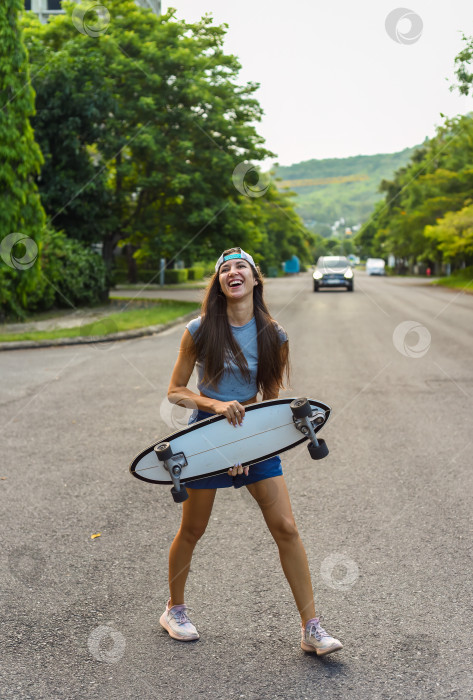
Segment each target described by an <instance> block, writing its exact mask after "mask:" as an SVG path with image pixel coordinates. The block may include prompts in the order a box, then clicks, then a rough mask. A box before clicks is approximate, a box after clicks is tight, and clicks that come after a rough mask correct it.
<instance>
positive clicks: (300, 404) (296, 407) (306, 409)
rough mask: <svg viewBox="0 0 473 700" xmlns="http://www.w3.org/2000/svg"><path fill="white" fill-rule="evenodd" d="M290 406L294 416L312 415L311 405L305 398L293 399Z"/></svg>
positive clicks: (305, 416)
mask: <svg viewBox="0 0 473 700" xmlns="http://www.w3.org/2000/svg"><path fill="white" fill-rule="evenodd" d="M290 406H291V411H292V415H293V416H294V418H308V417H309V416H311V415H312V406H311V405H310V403H309V402H308V401H307V399H294V401H292V402H291V404H290Z"/></svg>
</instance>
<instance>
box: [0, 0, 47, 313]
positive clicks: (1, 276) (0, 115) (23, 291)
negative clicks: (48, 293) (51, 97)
mask: <svg viewBox="0 0 473 700" xmlns="http://www.w3.org/2000/svg"><path fill="white" fill-rule="evenodd" d="M22 9H23V3H22V0H2V2H1V4H0V163H1V167H0V192H1V193H2V200H1V206H0V253H1V260H0V267H1V271H0V315H3V316H5V315H7V314H9V313H12V312H13V313H17V314H21V310H22V309H24V308H27V306H28V296H29V295H30V294H31V293H32V291H33V290H34V289H35V287H36V286H37V283H38V279H39V276H40V274H41V273H40V264H39V262H38V259H39V256H40V253H41V239H40V236H41V232H42V231H43V228H44V223H45V214H44V211H43V208H42V206H41V202H40V198H39V195H38V191H37V188H36V185H35V183H34V177H35V176H36V175H38V174H39V171H40V166H41V164H42V162H43V159H42V156H41V152H40V149H39V147H38V145H37V144H36V143H35V141H34V135H33V130H32V128H31V125H30V117H32V116H33V115H34V112H35V108H34V91H33V89H32V87H31V83H30V73H29V66H28V54H27V51H26V48H25V45H24V43H23V38H22V35H21V32H20V28H19V24H18V16H19V13H20V12H21V11H22Z"/></svg>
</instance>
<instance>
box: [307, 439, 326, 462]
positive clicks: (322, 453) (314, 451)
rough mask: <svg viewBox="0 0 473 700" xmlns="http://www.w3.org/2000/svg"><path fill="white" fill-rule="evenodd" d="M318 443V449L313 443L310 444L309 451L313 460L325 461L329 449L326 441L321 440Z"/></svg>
mask: <svg viewBox="0 0 473 700" xmlns="http://www.w3.org/2000/svg"><path fill="white" fill-rule="evenodd" d="M318 443H319V446H318V447H316V446H315V445H313V444H312V443H311V442H309V444H308V445H307V449H308V450H309V454H310V456H311V457H312V459H323V458H324V457H326V456H327V455H328V447H327V443H326V442H325V440H322V439H321V438H320V439H319V440H318Z"/></svg>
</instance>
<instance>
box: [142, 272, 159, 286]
mask: <svg viewBox="0 0 473 700" xmlns="http://www.w3.org/2000/svg"><path fill="white" fill-rule="evenodd" d="M137 276H138V282H145V283H148V282H150V283H151V284H159V280H160V274H159V270H138V272H137Z"/></svg>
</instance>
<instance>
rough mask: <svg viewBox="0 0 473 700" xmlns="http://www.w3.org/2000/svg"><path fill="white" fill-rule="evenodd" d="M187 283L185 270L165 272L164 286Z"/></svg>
mask: <svg viewBox="0 0 473 700" xmlns="http://www.w3.org/2000/svg"><path fill="white" fill-rule="evenodd" d="M186 281H187V269H186V268H184V269H182V270H165V271H164V282H165V283H166V284H181V283H182V282H186Z"/></svg>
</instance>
